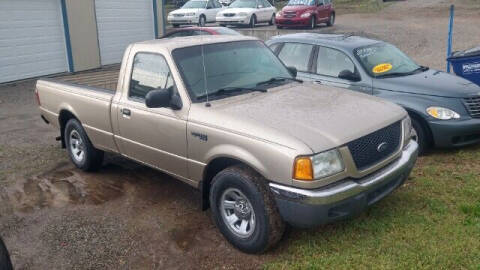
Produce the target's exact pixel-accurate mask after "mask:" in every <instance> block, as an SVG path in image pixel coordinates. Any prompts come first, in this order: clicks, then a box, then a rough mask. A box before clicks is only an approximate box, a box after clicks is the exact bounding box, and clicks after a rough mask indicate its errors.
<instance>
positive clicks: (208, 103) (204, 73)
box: [201, 44, 212, 107]
mask: <svg viewBox="0 0 480 270" xmlns="http://www.w3.org/2000/svg"><path fill="white" fill-rule="evenodd" d="M203 47H204V44H202V46H201V48H202V66H203V89H205V96H206V97H207V102H206V103H205V107H210V106H212V105H211V104H210V102H208V89H207V69H206V68H205V52H204V48H203Z"/></svg>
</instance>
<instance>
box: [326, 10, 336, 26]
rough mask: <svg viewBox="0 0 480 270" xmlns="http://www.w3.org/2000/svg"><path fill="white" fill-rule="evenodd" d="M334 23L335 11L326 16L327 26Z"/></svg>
mask: <svg viewBox="0 0 480 270" xmlns="http://www.w3.org/2000/svg"><path fill="white" fill-rule="evenodd" d="M334 23H335V13H332V14H330V18H328V22H327V26H332V25H333V24H334Z"/></svg>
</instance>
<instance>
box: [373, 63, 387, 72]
mask: <svg viewBox="0 0 480 270" xmlns="http://www.w3.org/2000/svg"><path fill="white" fill-rule="evenodd" d="M391 69H392V64H389V63H383V64H378V65H376V66H374V67H373V69H372V72H373V73H376V74H379V73H385V72H387V71H389V70H391Z"/></svg>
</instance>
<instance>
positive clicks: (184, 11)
mask: <svg viewBox="0 0 480 270" xmlns="http://www.w3.org/2000/svg"><path fill="white" fill-rule="evenodd" d="M200 10H201V9H200V8H181V9H177V10H174V11H172V12H170V14H185V13H192V12H195V13H197V12H199V11H200Z"/></svg>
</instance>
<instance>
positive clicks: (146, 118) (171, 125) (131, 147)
mask: <svg viewBox="0 0 480 270" xmlns="http://www.w3.org/2000/svg"><path fill="white" fill-rule="evenodd" d="M127 76H128V75H127ZM125 87H128V91H124V93H123V95H122V97H121V99H120V102H119V104H118V109H119V110H120V112H119V116H118V126H119V135H118V136H116V137H117V138H118V141H119V143H120V144H121V145H120V149H121V151H122V154H124V155H126V156H128V157H129V158H132V159H135V160H137V161H140V162H144V163H146V164H148V165H150V166H153V167H157V168H158V169H160V170H163V171H165V172H167V173H170V174H174V175H176V176H181V177H187V176H188V173H187V162H186V156H187V144H186V129H187V121H186V118H187V117H186V113H187V109H186V108H184V109H182V110H173V109H171V108H147V107H146V105H145V96H146V94H147V93H148V92H149V91H151V90H154V89H163V88H170V89H172V91H173V93H174V94H176V86H175V83H174V80H173V78H172V76H171V72H170V68H169V66H168V63H167V62H166V60H165V58H164V57H163V56H162V55H160V54H153V53H142V52H139V53H137V54H136V55H135V56H134V59H133V67H132V72H131V79H130V84H129V85H127V86H125ZM125 92H128V93H125Z"/></svg>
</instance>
